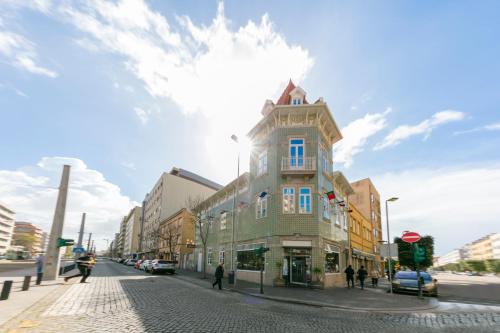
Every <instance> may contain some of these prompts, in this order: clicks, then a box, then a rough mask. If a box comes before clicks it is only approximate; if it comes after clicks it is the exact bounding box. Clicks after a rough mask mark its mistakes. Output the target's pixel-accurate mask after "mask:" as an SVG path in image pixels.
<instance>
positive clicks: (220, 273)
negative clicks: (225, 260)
mask: <svg viewBox="0 0 500 333" xmlns="http://www.w3.org/2000/svg"><path fill="white" fill-rule="evenodd" d="M222 277H224V267H223V266H222V263H220V264H219V266H217V269H216V270H215V282H214V283H212V288H215V285H216V284H218V285H219V290H221V289H222Z"/></svg>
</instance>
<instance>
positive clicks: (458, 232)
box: [370, 165, 500, 255]
mask: <svg viewBox="0 0 500 333" xmlns="http://www.w3.org/2000/svg"><path fill="white" fill-rule="evenodd" d="M370 178H371V179H372V180H373V182H374V184H375V186H376V187H377V189H378V190H379V192H380V193H381V195H382V198H381V199H382V204H384V200H385V199H387V198H389V197H392V196H396V197H399V200H398V201H395V202H392V203H389V205H390V206H389V214H390V216H389V221H390V229H391V238H392V237H394V236H400V235H401V234H402V232H403V231H404V230H411V231H417V232H419V233H421V234H424V235H426V234H429V235H432V236H434V237H435V243H436V249H437V251H436V252H437V255H443V254H445V253H446V252H448V251H451V250H453V249H454V248H458V247H460V246H462V245H464V244H465V243H467V242H470V241H473V240H475V239H477V238H479V237H482V236H484V235H485V234H487V233H490V232H499V231H500V227H499V225H500V224H499V222H500V221H499V218H498V217H499V216H500V205H499V204H498V200H499V198H500V165H490V166H484V167H470V166H459V167H455V168H442V169H415V170H406V171H402V172H396V173H385V174H382V175H378V176H374V177H370ZM383 210H384V212H383V214H382V215H383V216H385V209H383ZM383 224H384V228H385V219H384V223H383ZM385 235H386V234H385V232H384V236H385Z"/></svg>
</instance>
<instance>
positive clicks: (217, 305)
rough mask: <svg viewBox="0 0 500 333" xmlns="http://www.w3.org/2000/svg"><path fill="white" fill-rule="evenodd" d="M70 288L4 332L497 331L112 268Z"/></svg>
mask: <svg viewBox="0 0 500 333" xmlns="http://www.w3.org/2000/svg"><path fill="white" fill-rule="evenodd" d="M89 282H90V283H86V284H79V283H78V281H76V280H75V281H74V282H73V281H71V282H70V283H69V284H68V285H64V286H61V287H60V288H59V289H57V290H56V291H55V292H54V293H52V294H51V295H50V296H49V297H46V298H45V299H43V300H42V301H40V302H38V303H37V304H35V305H34V306H32V307H31V308H29V309H28V310H27V311H25V312H24V313H23V314H21V315H20V316H18V317H16V318H14V319H12V320H11V321H9V322H8V323H7V324H5V325H4V326H3V327H2V328H1V331H2V332H10V333H14V332H15V333H23V332H44V333H47V332H273V333H275V332H311V331H314V332H315V333H316V332H349V333H357V332H371V333H373V332H398V333H400V332H415V331H417V330H418V332H419V333H421V332H450V333H451V332H453V333H455V332H500V314H499V313H488V312H474V313H426V312H420V313H408V314H394V313H386V314H384V313H371V312H355V311H339V310H334V309H326V308H319V307H311V306H300V305H292V304H283V303H276V302H273V301H267V300H262V299H258V298H255V297H250V296H244V295H241V294H237V293H233V292H229V291H218V290H213V289H212V288H210V287H209V282H208V281H207V285H206V286H203V285H194V284H192V283H189V282H187V281H184V280H180V279H176V278H174V277H170V276H151V275H146V274H145V273H142V272H138V271H136V270H134V269H133V268H130V267H125V266H123V265H120V264H116V263H113V262H100V263H98V264H97V266H96V269H95V274H94V275H93V276H91V278H90V279H89Z"/></svg>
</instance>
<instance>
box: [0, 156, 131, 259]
mask: <svg viewBox="0 0 500 333" xmlns="http://www.w3.org/2000/svg"><path fill="white" fill-rule="evenodd" d="M63 164H69V165H71V172H70V185H69V192H68V201H67V207H66V218H65V222H64V223H65V226H64V235H65V236H67V237H69V238H75V239H76V238H77V232H78V230H79V225H80V221H81V214H82V212H86V213H87V221H86V230H87V232H92V233H93V238H95V239H96V242H97V244H98V247H99V248H101V249H102V248H103V247H104V246H105V244H106V243H105V241H104V240H103V239H104V238H112V237H114V233H115V232H116V231H117V230H118V228H119V222H120V220H121V218H122V217H123V216H124V215H126V214H127V213H128V211H129V209H130V208H131V207H132V206H134V205H136V204H137V203H136V202H133V201H131V200H130V199H129V198H128V197H127V196H125V195H123V194H122V193H121V190H120V188H119V187H118V186H116V185H115V184H112V183H110V182H109V181H108V180H106V179H105V178H104V176H103V174H102V173H100V172H99V171H97V170H93V169H90V168H88V166H87V165H85V163H84V162H83V161H82V160H80V159H77V158H69V157H44V158H42V159H41V160H40V161H39V162H38V163H37V164H36V165H34V166H27V167H23V168H20V169H18V170H0V201H1V202H3V203H4V204H5V205H7V206H8V207H10V208H11V209H13V210H14V211H15V212H16V219H17V220H26V221H30V222H33V223H35V224H36V225H38V226H40V227H41V228H42V229H43V230H45V231H47V232H49V231H50V226H51V224H52V219H53V216H54V208H55V204H56V199H57V187H58V186H59V183H60V177H61V172H62V166H63Z"/></svg>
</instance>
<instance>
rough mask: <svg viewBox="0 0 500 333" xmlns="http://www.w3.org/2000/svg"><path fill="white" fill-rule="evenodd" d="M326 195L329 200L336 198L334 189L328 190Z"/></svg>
mask: <svg viewBox="0 0 500 333" xmlns="http://www.w3.org/2000/svg"><path fill="white" fill-rule="evenodd" d="M326 196H327V197H328V200H333V199H335V192H333V191H330V192H326Z"/></svg>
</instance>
